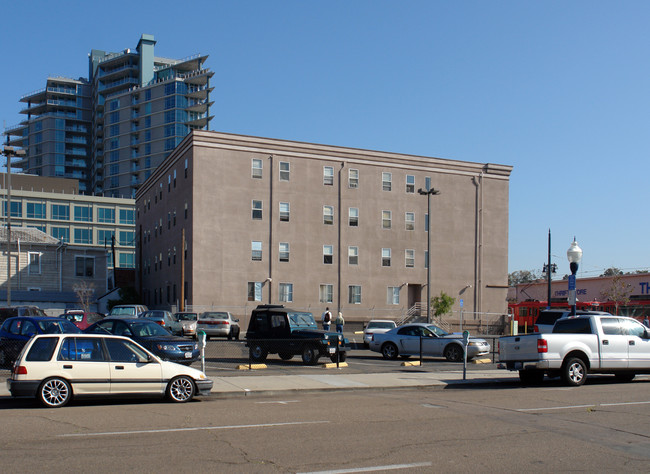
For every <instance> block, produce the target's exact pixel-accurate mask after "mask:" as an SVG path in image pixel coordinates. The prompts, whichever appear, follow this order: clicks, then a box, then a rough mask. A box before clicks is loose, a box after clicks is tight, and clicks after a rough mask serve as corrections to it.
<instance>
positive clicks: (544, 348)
mask: <svg viewBox="0 0 650 474" xmlns="http://www.w3.org/2000/svg"><path fill="white" fill-rule="evenodd" d="M537 352H548V342H546V339H538V340H537Z"/></svg>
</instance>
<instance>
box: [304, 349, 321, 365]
mask: <svg viewBox="0 0 650 474" xmlns="http://www.w3.org/2000/svg"><path fill="white" fill-rule="evenodd" d="M319 357H320V354H319V353H318V351H317V350H316V348H315V347H314V346H305V347H304V349H303V350H302V362H303V364H305V365H315V364H317V363H318V358H319Z"/></svg>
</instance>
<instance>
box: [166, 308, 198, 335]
mask: <svg viewBox="0 0 650 474" xmlns="http://www.w3.org/2000/svg"><path fill="white" fill-rule="evenodd" d="M173 319H174V322H173V323H172V324H173V325H172V329H170V330H171V332H172V333H174V334H178V335H180V336H192V337H196V325H197V322H198V320H199V313H191V312H187V311H183V312H180V313H174V317H173Z"/></svg>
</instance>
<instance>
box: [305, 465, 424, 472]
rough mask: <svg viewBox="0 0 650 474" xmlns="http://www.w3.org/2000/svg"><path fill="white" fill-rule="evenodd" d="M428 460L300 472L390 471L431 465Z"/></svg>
mask: <svg viewBox="0 0 650 474" xmlns="http://www.w3.org/2000/svg"><path fill="white" fill-rule="evenodd" d="M431 464H432V463H430V462H414V463H410V464H391V465H386V466H370V467H357V468H354V469H332V470H329V471H312V472H303V473H300V474H343V473H346V472H373V471H390V470H391V469H412V468H414V467H427V466H431Z"/></svg>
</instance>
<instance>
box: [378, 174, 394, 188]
mask: <svg viewBox="0 0 650 474" xmlns="http://www.w3.org/2000/svg"><path fill="white" fill-rule="evenodd" d="M392 187H393V174H392V173H382V174H381V189H382V190H383V191H390V190H391V189H392Z"/></svg>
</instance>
